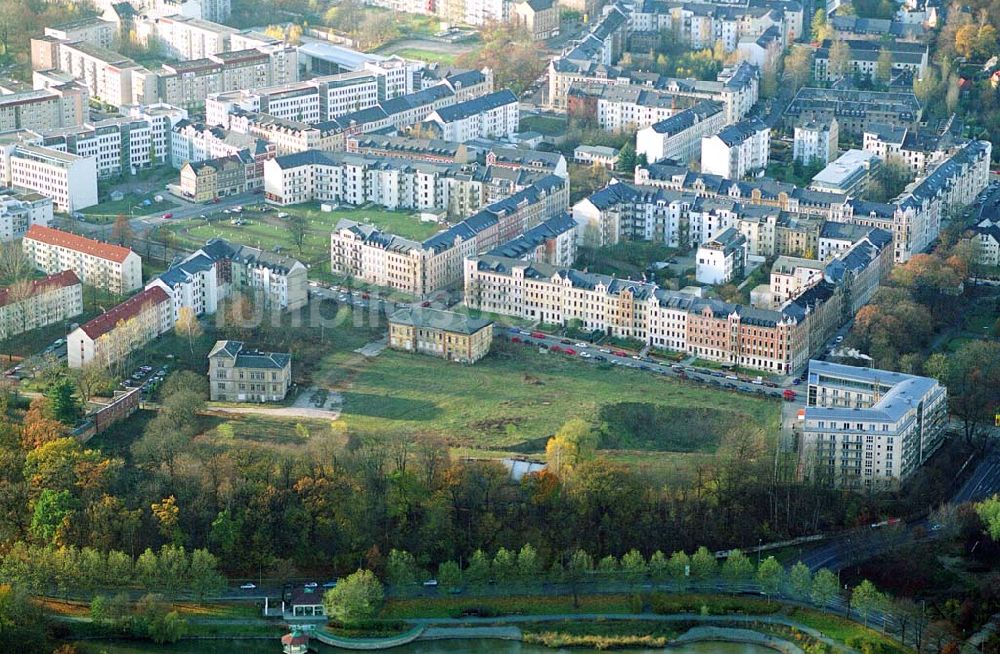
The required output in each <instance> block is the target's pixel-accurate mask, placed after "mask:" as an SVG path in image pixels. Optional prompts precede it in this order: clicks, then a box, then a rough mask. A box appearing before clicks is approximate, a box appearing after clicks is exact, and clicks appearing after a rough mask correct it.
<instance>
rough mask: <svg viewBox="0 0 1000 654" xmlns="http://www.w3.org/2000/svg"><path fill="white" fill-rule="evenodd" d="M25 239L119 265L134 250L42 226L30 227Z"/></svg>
mask: <svg viewBox="0 0 1000 654" xmlns="http://www.w3.org/2000/svg"><path fill="white" fill-rule="evenodd" d="M24 238H30V239H32V240H35V241H40V242H42V243H47V244H49V245H58V246H60V247H64V248H69V249H70V250H76V251H77V252H83V253H84V254H89V255H92V256H95V257H100V258H101V259H107V260H108V261H117V262H118V263H122V262H123V261H125V257H127V256H128V255H129V254H131V253H132V250H130V249H129V248H123V247H122V246H120V245H113V244H111V243H101V242H100V241H95V240H94V239H91V238H87V237H86V236H80V235H78V234H71V233H70V232H64V231H62V230H61V229H54V228H52V227H42V226H41V225H32V226H31V227H29V228H28V232H27V233H26V234H25V235H24Z"/></svg>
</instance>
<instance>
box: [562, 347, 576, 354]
mask: <svg viewBox="0 0 1000 654" xmlns="http://www.w3.org/2000/svg"><path fill="white" fill-rule="evenodd" d="M563 352H565V353H566V354H570V355H572V354H576V350H574V349H573V348H571V347H568V348H566V349H565V350H563Z"/></svg>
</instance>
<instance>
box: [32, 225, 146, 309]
mask: <svg viewBox="0 0 1000 654" xmlns="http://www.w3.org/2000/svg"><path fill="white" fill-rule="evenodd" d="M22 246H23V248H24V254H25V256H27V257H28V260H29V261H31V262H32V264H34V266H35V268H37V269H38V270H41V271H42V272H45V273H48V274H50V275H53V274H56V273H59V272H62V271H64V270H72V271H73V272H74V273H76V276H77V277H79V278H80V281H82V282H83V283H84V284H87V285H88V286H96V287H97V288H103V289H105V290H107V291H109V292H111V293H114V294H116V295H127V294H128V293H131V292H132V291H134V290H136V289H139V288H142V259H141V258H140V257H139V255H138V254H136V253H135V252H133V251H132V250H130V249H128V248H123V247H121V246H120V245H112V244H111V243H101V242H100V241H95V240H92V239H89V238H86V237H84V236H79V235H77V234H71V233H70V232H64V231H62V230H58V229H53V228H52V227H43V226H42V225H32V226H31V227H29V228H28V231H27V232H26V233H25V235H24V240H23V241H22Z"/></svg>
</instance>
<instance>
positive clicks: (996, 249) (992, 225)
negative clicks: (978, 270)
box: [969, 218, 1000, 266]
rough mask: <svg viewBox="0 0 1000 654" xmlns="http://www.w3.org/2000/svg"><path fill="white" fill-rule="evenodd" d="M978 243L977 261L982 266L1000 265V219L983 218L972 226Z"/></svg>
mask: <svg viewBox="0 0 1000 654" xmlns="http://www.w3.org/2000/svg"><path fill="white" fill-rule="evenodd" d="M971 232H972V233H971V235H970V236H969V238H971V239H972V240H973V241H975V243H976V248H977V252H976V262H977V263H978V264H979V265H981V266H1000V220H996V219H990V218H983V219H982V220H980V221H979V222H978V223H976V226H975V227H973V228H972V230H971Z"/></svg>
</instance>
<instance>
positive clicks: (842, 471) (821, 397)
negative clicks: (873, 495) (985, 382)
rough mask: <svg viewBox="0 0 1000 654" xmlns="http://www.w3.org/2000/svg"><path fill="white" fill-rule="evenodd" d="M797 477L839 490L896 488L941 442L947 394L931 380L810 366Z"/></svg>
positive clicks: (822, 363) (819, 364)
mask: <svg viewBox="0 0 1000 654" xmlns="http://www.w3.org/2000/svg"><path fill="white" fill-rule="evenodd" d="M808 384H809V386H808V392H807V402H806V407H805V410H804V415H803V419H802V420H801V423H800V424H801V436H800V442H799V476H800V477H801V478H804V479H810V480H813V481H816V482H819V483H823V484H828V485H830V486H833V487H837V488H846V489H851V490H869V489H873V488H876V487H885V486H889V487H892V486H896V485H898V484H899V483H900V482H902V481H905V480H906V479H908V478H909V477H911V476H912V475H913V474H914V473H915V472H916V471H917V469H918V468H919V467H920V466H921V465H923V463H924V462H926V461H927V459H928V458H930V456H931V455H932V454H933V453H934V452H935V451H936V450H937V448H938V447H939V446H940V445H941V443H942V442H943V436H944V429H945V426H946V424H947V422H948V391H947V390H946V389H945V388H944V387H943V386H942V385H941V384H939V383H938V382H937V381H936V380H934V379H931V378H929V377H919V376H916V375H905V374H903V373H898V372H891V371H888V370H877V369H873V368H858V367H854V366H845V365H840V364H836V363H828V362H826V361H810V362H809V376H808Z"/></svg>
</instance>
